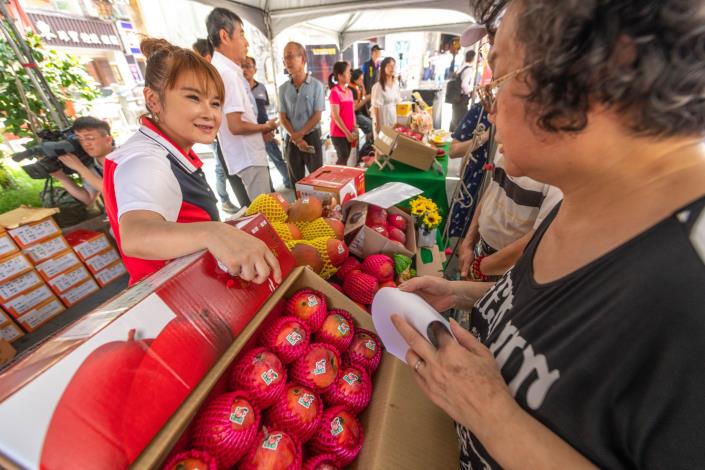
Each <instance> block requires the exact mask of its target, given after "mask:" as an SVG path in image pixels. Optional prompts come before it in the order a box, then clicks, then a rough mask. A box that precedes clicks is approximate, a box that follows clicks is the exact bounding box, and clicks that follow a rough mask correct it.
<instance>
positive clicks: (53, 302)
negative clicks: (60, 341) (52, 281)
mask: <svg viewBox="0 0 705 470" xmlns="http://www.w3.org/2000/svg"><path fill="white" fill-rule="evenodd" d="M64 310H66V307H64V304H62V303H61V301H60V300H59V299H57V298H56V297H54V296H53V295H52V298H51V299H49V300H47V301H46V302H43V303H42V304H40V305H37V306H36V307H34V308H33V309H31V310H29V311H28V312H26V313H25V314H23V315H22V316H21V317H19V318H18V319H17V323H19V324H20V326H21V327H22V328H23V329H24V330H25V331H26V332H27V333H32V332H34V331H36V330H37V329H39V327H40V326H42V325H44V324H45V323H46V322H48V321H49V320H51V319H52V318H54V317H55V316H57V315H59V314H60V313H61V312H63V311H64Z"/></svg>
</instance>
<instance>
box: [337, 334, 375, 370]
mask: <svg viewBox="0 0 705 470" xmlns="http://www.w3.org/2000/svg"><path fill="white" fill-rule="evenodd" d="M343 358H344V359H345V361H346V363H348V364H352V365H359V366H361V367H363V368H364V369H365V370H367V372H368V373H369V374H370V375H372V374H374V372H375V370H377V367H378V366H379V363H380V361H381V360H382V343H381V341H380V340H379V338H378V337H377V335H376V334H374V333H372V332H371V331H368V330H365V329H362V328H357V329H356V330H355V336H354V337H353V340H352V343H351V344H350V347H349V348H348V350H347V351H345V353H343Z"/></svg>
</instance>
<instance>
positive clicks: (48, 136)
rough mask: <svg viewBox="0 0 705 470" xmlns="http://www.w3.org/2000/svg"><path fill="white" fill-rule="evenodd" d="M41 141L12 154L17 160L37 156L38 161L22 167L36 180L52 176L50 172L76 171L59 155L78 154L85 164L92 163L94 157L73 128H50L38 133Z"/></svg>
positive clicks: (67, 172)
mask: <svg viewBox="0 0 705 470" xmlns="http://www.w3.org/2000/svg"><path fill="white" fill-rule="evenodd" d="M37 136H38V137H39V138H40V139H41V142H40V143H39V144H37V145H35V146H34V147H31V148H28V149H27V150H24V151H22V152H17V153H15V154H13V155H12V159H13V160H14V161H16V162H21V161H22V160H27V159H30V158H36V159H37V161H36V162H34V163H30V164H27V165H23V166H22V169H23V170H24V171H25V172H26V173H27V174H28V175H29V176H30V178H33V179H35V180H43V179H47V178H49V177H50V175H49V174H50V173H53V172H55V171H57V170H63V172H64V173H66V174H71V173H74V171H73V170H72V169H70V168H69V167H67V166H66V165H64V164H63V163H61V161H60V160H59V158H58V157H60V156H61V155H66V154H67V153H72V154H74V155H76V156H77V157H78V158H79V159H80V160H81V162H82V163H83V164H84V165H90V164H91V163H92V162H93V159H92V158H91V156H90V155H88V154H87V153H86V152H85V150H83V148H82V147H81V144H80V143H79V142H78V138H76V135H75V134H74V133H73V131H71V129H64V130H60V131H52V130H48V129H44V130H41V131H39V132H38V133H37Z"/></svg>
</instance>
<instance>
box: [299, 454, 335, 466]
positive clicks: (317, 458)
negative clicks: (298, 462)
mask: <svg viewBox="0 0 705 470" xmlns="http://www.w3.org/2000/svg"><path fill="white" fill-rule="evenodd" d="M335 460H336V458H335V456H334V455H331V454H319V455H314V456H313V457H310V458H309V459H308V460H306V461H305V462H304V466H303V469H302V470H341V469H340V467H339V466H338V464H337V463H335Z"/></svg>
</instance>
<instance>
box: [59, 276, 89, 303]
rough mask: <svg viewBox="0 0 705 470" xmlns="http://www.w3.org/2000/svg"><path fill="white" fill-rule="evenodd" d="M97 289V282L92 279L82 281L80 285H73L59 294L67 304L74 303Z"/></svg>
mask: <svg viewBox="0 0 705 470" xmlns="http://www.w3.org/2000/svg"><path fill="white" fill-rule="evenodd" d="M97 290H98V284H96V283H95V281H94V280H93V279H91V280H89V281H86V282H84V283H83V284H81V285H80V286H77V287H74V288H73V289H71V290H67V291H66V292H64V293H63V294H61V300H63V301H65V302H66V303H68V304H71V305H73V304H75V303H76V302H78V301H79V300H81V299H83V298H84V297H86V296H88V295H89V294H92V293H93V292H95V291H97Z"/></svg>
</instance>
